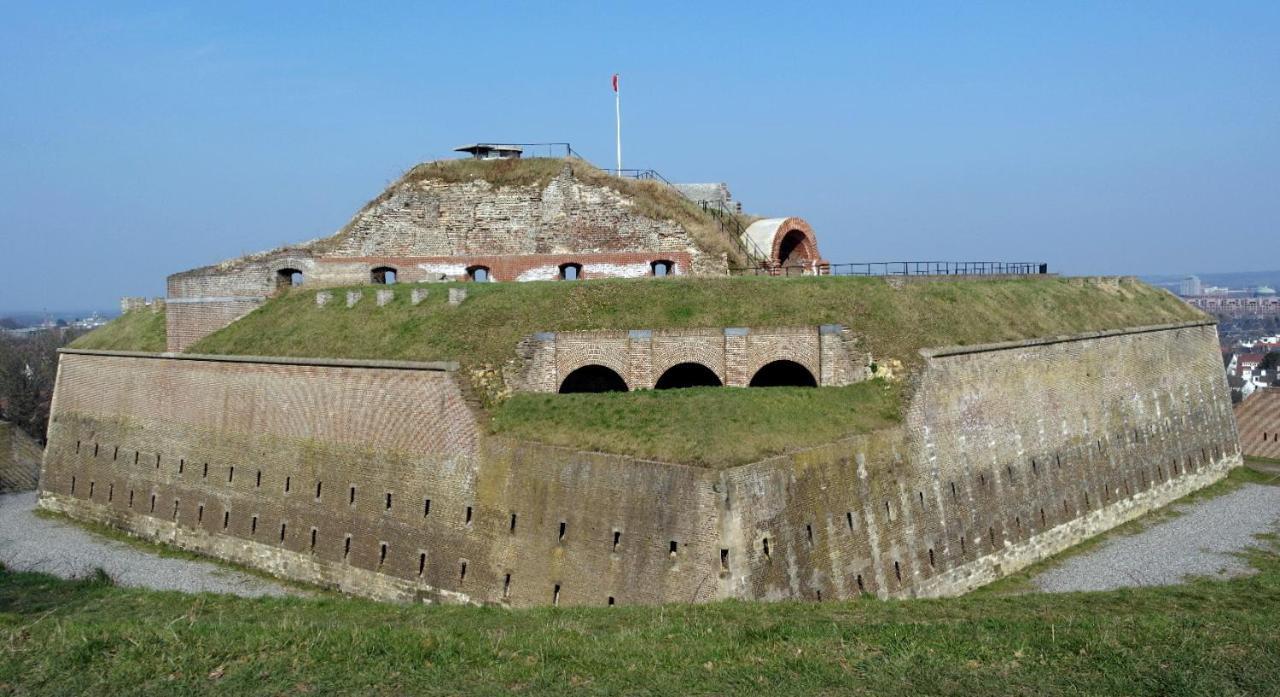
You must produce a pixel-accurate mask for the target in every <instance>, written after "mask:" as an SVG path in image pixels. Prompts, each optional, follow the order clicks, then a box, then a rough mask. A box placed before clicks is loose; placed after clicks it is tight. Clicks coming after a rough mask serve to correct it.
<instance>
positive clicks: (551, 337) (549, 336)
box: [533, 332, 556, 341]
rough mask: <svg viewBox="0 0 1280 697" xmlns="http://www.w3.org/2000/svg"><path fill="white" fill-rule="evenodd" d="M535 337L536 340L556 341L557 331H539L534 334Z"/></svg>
mask: <svg viewBox="0 0 1280 697" xmlns="http://www.w3.org/2000/svg"><path fill="white" fill-rule="evenodd" d="M533 338H534V339H535V340H536V341H555V340H556V333H555V332H538V333H536V334H534V335H533Z"/></svg>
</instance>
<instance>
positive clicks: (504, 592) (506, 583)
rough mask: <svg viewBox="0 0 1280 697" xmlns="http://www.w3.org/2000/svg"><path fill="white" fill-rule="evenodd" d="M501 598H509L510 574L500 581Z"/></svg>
mask: <svg viewBox="0 0 1280 697" xmlns="http://www.w3.org/2000/svg"><path fill="white" fill-rule="evenodd" d="M502 597H504V598H510V597H511V574H510V573H508V574H507V575H506V577H505V578H503V579H502Z"/></svg>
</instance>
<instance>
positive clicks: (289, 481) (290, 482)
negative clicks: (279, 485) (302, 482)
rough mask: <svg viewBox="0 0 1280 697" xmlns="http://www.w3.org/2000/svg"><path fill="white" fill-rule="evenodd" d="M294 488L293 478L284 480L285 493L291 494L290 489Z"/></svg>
mask: <svg viewBox="0 0 1280 697" xmlns="http://www.w3.org/2000/svg"><path fill="white" fill-rule="evenodd" d="M292 487H293V477H285V478H284V493H286V494H287V493H289V489H290V488H292Z"/></svg>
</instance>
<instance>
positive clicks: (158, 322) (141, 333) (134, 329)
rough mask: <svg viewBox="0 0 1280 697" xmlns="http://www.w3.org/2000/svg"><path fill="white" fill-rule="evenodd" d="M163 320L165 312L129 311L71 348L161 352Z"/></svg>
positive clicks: (79, 339) (73, 344)
mask: <svg viewBox="0 0 1280 697" xmlns="http://www.w3.org/2000/svg"><path fill="white" fill-rule="evenodd" d="M164 318H165V313H164V310H160V311H159V312H152V311H151V309H150V308H144V309H139V310H133V311H131V312H126V313H124V314H123V315H120V316H119V317H117V318H115V319H113V320H111V321H110V322H107V323H106V324H104V325H102V326H101V327H98V328H97V329H95V330H93V331H91V332H89V333H88V334H85V335H84V336H82V337H80V338H78V339H76V340H75V341H73V342H71V343H70V344H69V345H68V346H69V347H70V348H78V349H97V350H99V351H147V352H151V353H159V352H161V351H164V350H165V325H164V322H165V319H164Z"/></svg>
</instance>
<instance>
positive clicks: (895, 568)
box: [893, 560, 902, 583]
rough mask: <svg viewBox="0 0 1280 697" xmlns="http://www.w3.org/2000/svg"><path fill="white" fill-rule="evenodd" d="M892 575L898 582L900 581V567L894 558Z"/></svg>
mask: <svg viewBox="0 0 1280 697" xmlns="http://www.w3.org/2000/svg"><path fill="white" fill-rule="evenodd" d="M893 575H894V576H895V577H896V578H897V579H898V583H902V567H901V566H899V565H898V562H897V561H896V560H895V561H894V562H893Z"/></svg>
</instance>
